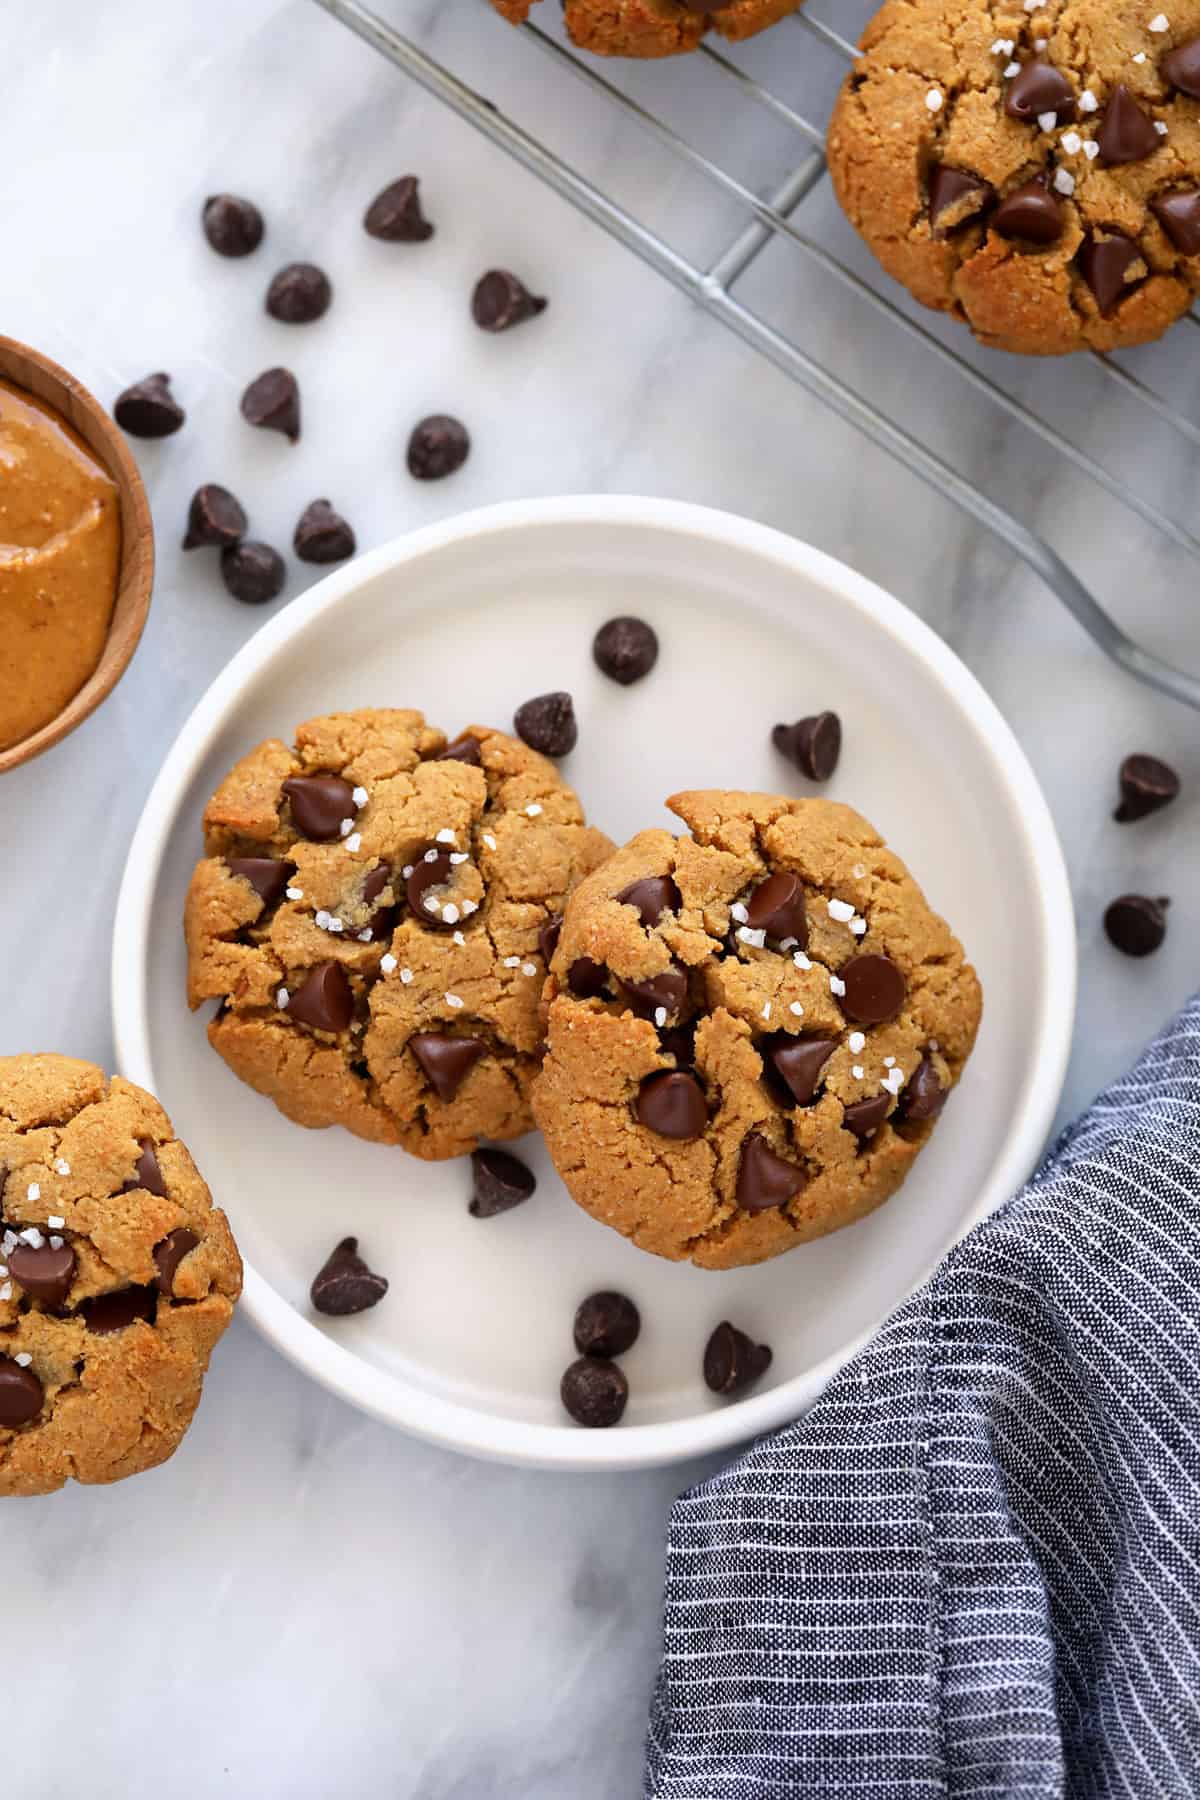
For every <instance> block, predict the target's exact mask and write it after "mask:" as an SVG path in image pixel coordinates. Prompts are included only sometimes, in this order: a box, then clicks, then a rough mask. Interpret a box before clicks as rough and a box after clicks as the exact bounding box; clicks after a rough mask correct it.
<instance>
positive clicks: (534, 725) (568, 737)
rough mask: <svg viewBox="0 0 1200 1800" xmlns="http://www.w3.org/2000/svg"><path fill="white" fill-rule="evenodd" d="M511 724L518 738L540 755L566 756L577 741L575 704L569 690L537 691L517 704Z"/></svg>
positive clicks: (577, 727)
mask: <svg viewBox="0 0 1200 1800" xmlns="http://www.w3.org/2000/svg"><path fill="white" fill-rule="evenodd" d="M513 726H514V728H515V730H516V733H517V736H518V737H519V738H520V739H521V742H522V743H524V744H528V745H529V748H530V749H531V750H540V751H541V753H542V755H543V756H569V755H570V753H571V751H572V750H573V749H574V748H575V746H576V744H577V743H578V742H579V726H578V723H577V722H576V718H575V704H574V701H573V700H572V699H571V696H570V694H565V693H561V692H560V693H555V694H536V695H535V696H534V698H533V699H532V700H526V701H525V702H524V703H523V704H522V705H521V706H518V708H517V710H516V713H515V714H514V716H513Z"/></svg>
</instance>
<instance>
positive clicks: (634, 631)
mask: <svg viewBox="0 0 1200 1800" xmlns="http://www.w3.org/2000/svg"><path fill="white" fill-rule="evenodd" d="M592 658H593V660H594V662H595V664H596V667H597V668H598V669H599V670H600V671H601V673H602V674H604V675H607V676H608V678H609V680H610V681H616V682H619V683H620V685H621V686H622V687H632V686H633V683H634V682H635V681H641V679H642V677H643V676H644V675H648V674H649V673H650V671H651V669H652V668H653V667H654V665H655V663H656V662H657V661H658V637H657V635H656V633H655V632H654V629H653V627H652V626H649V625H647V624H646V621H645V620H644V619H632V618H620V619H610V620H609V621H608V624H607V625H602V626H601V627H600V629H599V631H598V632H597V633H596V635H595V637H594V638H593V640H592Z"/></svg>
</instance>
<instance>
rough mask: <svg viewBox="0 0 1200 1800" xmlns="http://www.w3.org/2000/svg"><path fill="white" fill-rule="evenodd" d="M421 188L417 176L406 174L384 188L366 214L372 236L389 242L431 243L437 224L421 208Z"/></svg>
mask: <svg viewBox="0 0 1200 1800" xmlns="http://www.w3.org/2000/svg"><path fill="white" fill-rule="evenodd" d="M419 187H420V183H419V182H418V180H417V177H416V176H415V175H402V176H401V177H400V179H399V181H392V182H389V183H388V185H387V187H385V188H383V189H381V191H380V192H379V193H378V194H376V196H375V198H374V199H373V200H372V202H371V204H370V206H368V208H367V210H366V213H365V214H364V216H363V229H364V230H365V231H366V233H367V235H368V237H373V238H382V239H383V241H384V243H386V244H424V243H425V242H427V240H428V239H429V238H431V237H432V236H433V226H432V225H431V224H430V223H429V221H428V219H427V218H426V217H425V215H424V213H423V212H422V211H421V196H420V192H419Z"/></svg>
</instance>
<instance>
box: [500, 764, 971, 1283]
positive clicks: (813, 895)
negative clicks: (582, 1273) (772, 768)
mask: <svg viewBox="0 0 1200 1800" xmlns="http://www.w3.org/2000/svg"><path fill="white" fill-rule="evenodd" d="M668 805H669V806H670V807H671V810H672V811H673V812H675V813H677V814H678V815H679V817H680V818H681V819H682V820H683V822H684V824H685V825H686V826H687V827H688V828H689V832H690V835H689V836H684V837H678V838H676V837H672V836H671V834H670V833H669V832H666V831H643V832H641V833H640V834H639V835H638V836H637V837H635V838H633V839H632V841H631V842H630V843H628V844H626V845H625V847H624V848H623V849H622V850H619V851H618V852H617V853H616V855H615V856H614V857H613V858H612V859H611V861H609V862H608V863H606V864H605V865H604V867H603V868H602V869H600V870H599V871H597V873H595V874H593V875H591V876H590V877H589V878H588V880H586V881H584V882H583V883H582V884H581V885H580V887H579V888H578V889H577V891H576V893H575V895H574V898H573V899H572V900H571V902H570V905H569V906H568V908H567V913H566V918H565V920H564V923H563V927H562V935H561V938H560V941H559V944H558V948H557V950H556V952H555V955H554V960H553V965H552V971H551V978H550V982H549V984H548V987H547V997H548V1001H549V1038H548V1047H547V1054H546V1060H545V1062H544V1064H543V1068H542V1073H541V1075H540V1076H539V1078H538V1080H537V1083H536V1085H535V1087H534V1112H535V1114H536V1117H537V1122H538V1124H539V1126H540V1127H541V1129H542V1131H543V1132H544V1133H545V1136H546V1142H547V1144H548V1145H549V1148H550V1154H551V1156H552V1157H553V1158H554V1163H555V1166H556V1168H557V1169H558V1171H559V1173H560V1175H561V1176H562V1178H563V1180H564V1181H565V1182H566V1184H567V1187H568V1188H569V1189H570V1191H571V1193H572V1195H573V1196H574V1198H575V1199H576V1200H577V1201H578V1202H579V1204H580V1206H582V1207H583V1208H584V1210H585V1211H586V1212H590V1213H591V1214H592V1215H593V1217H594V1218H597V1219H600V1220H602V1221H603V1222H604V1223H605V1224H606V1225H612V1226H613V1227H615V1229H616V1230H618V1231H620V1232H622V1233H623V1234H624V1235H625V1236H626V1237H628V1238H632V1240H633V1242H634V1243H635V1244H637V1246H638V1247H639V1248H640V1249H642V1250H652V1251H653V1252H654V1253H655V1254H656V1255H658V1256H667V1257H671V1258H674V1259H681V1258H685V1257H690V1259H691V1260H692V1261H693V1262H695V1263H698V1264H700V1265H701V1266H702V1267H704V1268H709V1269H729V1268H734V1267H736V1266H737V1265H739V1264H742V1263H754V1262H761V1261H763V1260H764V1259H765V1258H767V1257H770V1256H778V1255H779V1254H780V1252H781V1251H784V1250H790V1249H792V1247H793V1246H794V1245H796V1244H801V1243H804V1242H805V1241H806V1240H807V1239H809V1238H814V1237H820V1236H822V1235H823V1234H824V1233H825V1232H828V1231H836V1230H837V1229H838V1227H839V1226H842V1225H848V1224H849V1223H850V1222H851V1221H852V1220H854V1219H859V1218H862V1216H863V1215H864V1214H865V1213H868V1212H871V1211H872V1210H873V1209H874V1208H875V1207H876V1206H879V1205H880V1204H881V1202H882V1201H884V1200H886V1199H887V1198H888V1196H889V1195H890V1194H893V1193H895V1191H896V1189H897V1188H898V1187H899V1186H900V1183H901V1182H902V1181H903V1180H904V1177H905V1176H906V1174H907V1173H908V1170H909V1168H910V1167H911V1165H912V1163H913V1160H914V1158H915V1157H916V1156H917V1155H918V1153H919V1152H920V1149H921V1146H922V1145H923V1144H924V1143H925V1141H926V1139H927V1138H928V1137H929V1134H930V1132H931V1131H932V1129H933V1125H934V1121H935V1120H936V1118H937V1116H938V1114H939V1113H940V1111H941V1109H942V1105H943V1103H944V1102H945V1099H946V1096H947V1094H948V1093H949V1090H950V1089H951V1088H952V1087H953V1086H954V1084H955V1082H956V1081H957V1080H958V1078H959V1075H960V1074H961V1072H962V1068H963V1064H964V1063H965V1061H966V1059H967V1057H968V1056H969V1054H970V1051H971V1047H972V1045H973V1044H974V1041H975V1033H976V1030H977V1028H978V1025H979V1015H980V1007H981V998H980V991H979V983H978V981H977V980H976V977H975V971H974V970H973V969H972V968H971V967H970V965H969V964H968V963H967V962H966V961H965V960H964V957H963V952H962V947H961V945H960V944H959V943H958V941H957V940H956V939H955V938H954V937H953V936H952V934H951V932H950V930H949V928H948V927H947V925H946V924H945V922H944V921H943V920H942V919H939V918H938V917H937V915H936V914H935V913H933V912H931V911H930V909H929V907H928V905H927V904H926V902H925V899H924V896H923V895H922V893H921V890H920V889H919V888H918V886H917V884H916V882H915V881H914V880H913V879H912V877H911V875H909V873H908V871H907V870H906V869H905V867H904V865H903V863H901V862H900V860H899V858H898V857H896V856H894V855H893V854H892V852H891V851H890V850H889V849H888V848H887V847H886V845H885V844H884V843H883V842H882V840H881V839H880V837H879V835H878V833H877V832H875V831H874V830H873V829H872V827H871V826H870V825H868V824H867V822H866V820H865V819H862V818H860V817H859V815H858V814H857V813H855V812H852V811H851V810H850V808H849V807H847V806H840V805H838V804H836V803H835V802H833V801H830V800H795V799H781V798H779V797H778V796H775V795H771V794H724V793H716V792H710V793H692V794H677V795H676V796H675V798H674V799H673V800H670V801H668Z"/></svg>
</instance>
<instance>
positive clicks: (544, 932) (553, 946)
mask: <svg viewBox="0 0 1200 1800" xmlns="http://www.w3.org/2000/svg"><path fill="white" fill-rule="evenodd" d="M562 924H563V922H562V914H561V913H555V915H554V917H553V918H552V919H547V920H546V923H545V924H544V925H543V926H542V928H541V930H540V931H539V932H538V950H539V951H540V952H541V958H542V961H543V962H544V963H545V965H546V967H547V968H549V967H550V964H551V963H552V962H553V961H554V952H555V951H556V950H557V949H558V940H559V938H560V937H561V936H562Z"/></svg>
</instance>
